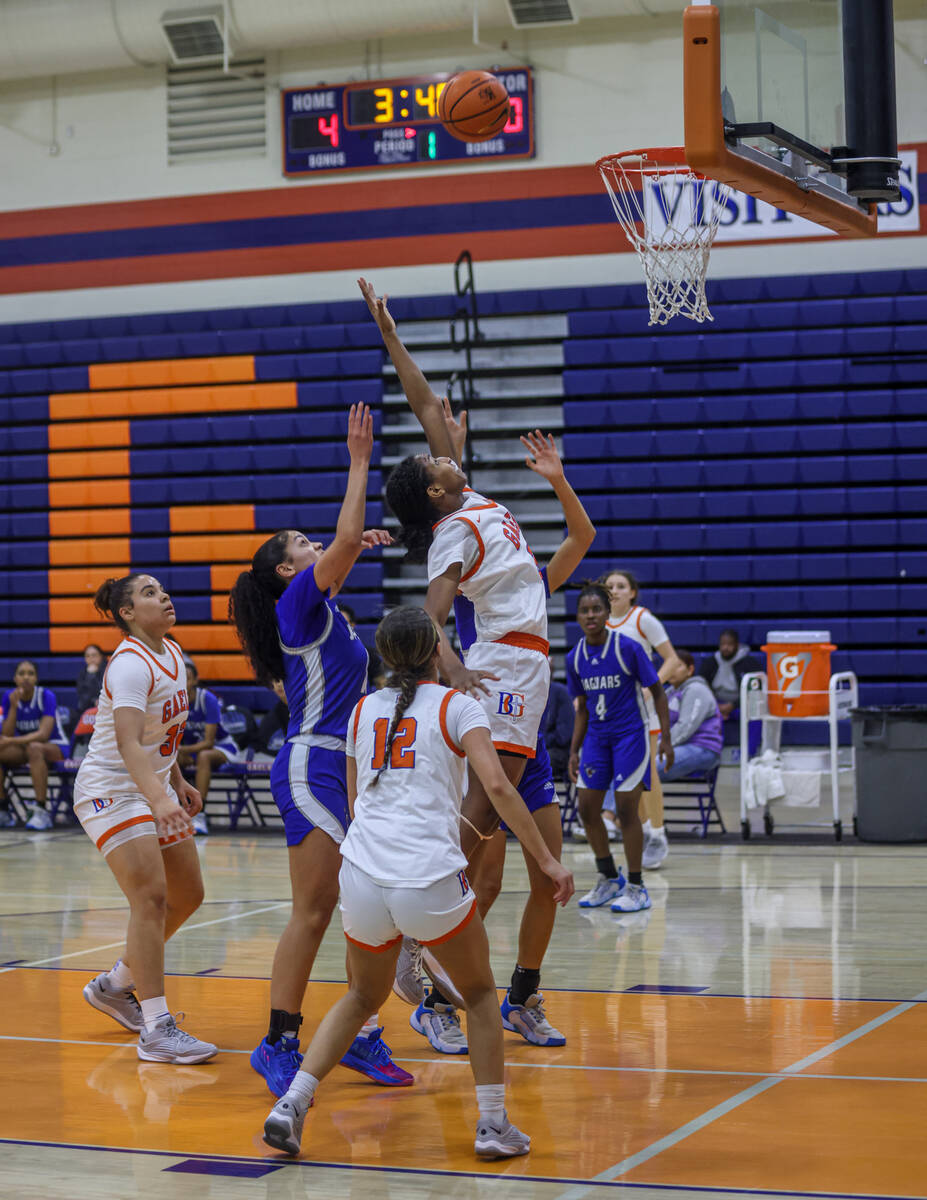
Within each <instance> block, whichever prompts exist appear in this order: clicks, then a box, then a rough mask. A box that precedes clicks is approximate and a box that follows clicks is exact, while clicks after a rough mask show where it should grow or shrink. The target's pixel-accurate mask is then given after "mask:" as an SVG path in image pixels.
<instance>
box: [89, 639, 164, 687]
mask: <svg viewBox="0 0 927 1200" xmlns="http://www.w3.org/2000/svg"><path fill="white" fill-rule="evenodd" d="M138 644H139V645H141V643H138ZM123 654H134V655H135V657H136V658H140V659H141V660H142V662H143V663H144V664H145V666H146V667H147V668H148V674H149V675H150V676H151V687H150V688H149V689H148V695H149V696H150V695H151V693H152V692H153V691H154V685H155V677H154V671H152V669H151V663H150V662H149V661H148V659H147V658H145V656H144V654H139V652H138V651H137V650H133V649H132V648H131V647H130V646H126V648H125V649H124V650H120V651H119V653H118V654H114V655H113V656H112V658H111V659H110V660H109V662H108V663H107V664H106V671H105V672H104V674H103V688H104V690H105V692H106V694H107V696H108V697H109V698H110V700H112V698H113V693H112V692H111V691H110V690H109V684H108V683H107V682H106V676H107V675H108V674H109V669H110V667H111V666H112V665H113V663H114V662H115V661H116V659H117V658H119V657H121V655H123ZM174 678H175V679H176V678H177V676H176V675H175V676H174Z"/></svg>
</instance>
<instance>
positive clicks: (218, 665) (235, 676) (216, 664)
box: [180, 642, 254, 683]
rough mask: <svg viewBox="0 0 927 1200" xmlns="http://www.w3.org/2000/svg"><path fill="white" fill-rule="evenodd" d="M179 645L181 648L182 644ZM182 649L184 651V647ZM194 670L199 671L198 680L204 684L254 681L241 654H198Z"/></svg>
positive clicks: (248, 666) (249, 668)
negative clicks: (216, 681) (220, 681)
mask: <svg viewBox="0 0 927 1200" xmlns="http://www.w3.org/2000/svg"><path fill="white" fill-rule="evenodd" d="M180 645H181V646H183V642H181V643H180ZM184 649H186V647H185V646H184ZM196 669H197V671H199V674H200V679H201V680H203V681H204V682H205V681H207V680H222V679H226V680H235V681H236V682H238V681H247V682H249V683H250V682H253V680H254V672H253V671H252V670H251V665H250V663H249V662H248V661H247V659H246V658H245V657H244V655H243V654H241V652H239V653H238V654H198V655H197V656H196Z"/></svg>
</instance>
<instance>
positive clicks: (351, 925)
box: [264, 606, 573, 1158]
mask: <svg viewBox="0 0 927 1200" xmlns="http://www.w3.org/2000/svg"><path fill="white" fill-rule="evenodd" d="M376 646H377V650H378V652H379V654H380V655H381V657H382V658H383V661H384V662H385V663H386V665H387V666H388V667H389V668H390V670H391V671H392V676H391V678H390V680H389V686H387V687H386V688H384V689H383V690H381V691H378V692H374V693H373V694H372V695H369V696H366V697H364V699H363V700H361V701H360V703H359V704H358V705H357V707H356V708H355V709H354V712H353V714H352V716H351V721H350V724H349V731H348V795H349V798H350V804H351V809H352V818H353V819H352V822H351V827H350V829H349V830H348V834H347V837H346V838H345V840H344V842H343V843H342V846H341V856H342V860H343V861H342V865H341V873H340V884H341V915H342V920H343V923H344V933H345V937H346V939H347V943H348V979H349V986H348V991H347V993H346V994H345V995H344V996H342V998H341V999H340V1000H339V1001H338V1003H337V1004H336V1005H335V1006H334V1007H333V1008H332V1009H331V1010H330V1011H329V1013H328V1015H327V1016H326V1017H325V1018H324V1020H323V1021H322V1023H321V1025H320V1026H319V1028H318V1030H317V1032H316V1035H315V1037H314V1038H313V1039H312V1042H311V1044H310V1046H309V1048H308V1050H307V1051H306V1056H305V1059H304V1061H303V1067H302V1070H301V1071H300V1072H299V1073H298V1074H297V1075H296V1077H295V1079H294V1080H293V1083H292V1084H291V1086H290V1089H289V1091H288V1092H287V1094H286V1095H285V1096H284V1097H283V1098H282V1099H281V1100H279V1101H278V1102H277V1104H275V1105H274V1108H273V1110H272V1111H271V1113H270V1115H269V1116H268V1118H267V1121H266V1122H265V1125H264V1140H265V1142H267V1143H268V1144H269V1145H271V1146H273V1147H275V1148H276V1149H279V1150H285V1151H286V1152H287V1153H288V1154H297V1153H298V1152H299V1148H300V1140H301V1136H302V1127H303V1122H304V1120H305V1117H306V1113H307V1111H308V1109H309V1107H310V1105H311V1104H312V1102H313V1097H314V1095H315V1091H316V1088H317V1087H318V1085H319V1082H320V1080H322V1079H323V1078H324V1077H325V1076H326V1075H327V1074H328V1072H329V1071H330V1070H331V1069H332V1067H334V1066H335V1064H336V1063H337V1062H338V1061H339V1059H340V1057H341V1055H342V1054H343V1053H344V1051H345V1049H346V1048H347V1047H348V1046H349V1045H350V1044H351V1039H352V1038H353V1037H354V1036H355V1034H356V1032H357V1030H358V1028H359V1027H360V1025H361V1023H362V1022H363V1020H364V1018H365V1016H366V1014H367V1013H369V1012H370V1011H371V1009H372V1008H374V1009H375V1008H377V1007H379V1006H380V1005H381V1004H382V1003H383V1002H384V1001H385V999H386V997H387V996H388V995H389V991H390V986H391V984H392V981H393V974H394V971H395V966H396V960H397V957H398V954H399V946H400V943H401V941H402V936H403V934H408V935H410V936H412V937H414V938H416V939H417V940H418V941H420V942H422V943H424V944H426V945H430V946H431V947H432V949H433V952H434V954H435V955H436V956H437V958H438V960H439V961H440V962H441V964H442V966H443V967H444V969H445V970H446V971H447V972H448V974H449V975H450V978H451V979H452V981H453V982H454V985H455V987H456V988H457V989H458V990H459V991H460V993H461V994H462V996H463V998H464V1001H465V1003H466V1005H467V1010H468V1012H469V1013H470V1016H471V1024H470V1065H471V1068H472V1070H473V1076H474V1080H475V1082H476V1095H477V1104H478V1107H479V1114H480V1115H479V1121H478V1122H477V1128H476V1140H475V1150H476V1154H477V1155H478V1156H479V1157H480V1158H503V1157H510V1156H513V1155H519V1154H526V1153H527V1152H528V1150H529V1148H530V1139H529V1138H528V1137H527V1136H526V1135H525V1134H523V1133H522V1132H521V1131H520V1130H518V1129H516V1128H515V1126H514V1125H512V1124H511V1122H510V1121H509V1120H508V1117H507V1115H506V1111H505V1083H504V1065H505V1064H504V1061H503V1040H502V1020H501V1017H500V1013H499V1002H498V997H497V995H496V989H495V983H494V981H493V976H492V969H491V967H490V962H489V943H488V940H487V938H486V932H485V930H484V928H483V923H482V920H481V919H480V916H479V912H478V908H477V903H476V900H475V897H474V895H473V892H472V891H471V889H470V886H469V883H468V881H467V876H466V874H465V871H464V868H465V867H466V859H465V857H464V854H463V852H462V850H461V845H460V832H459V831H460V802H461V791H462V787H463V780H464V770H465V766H466V764H467V763H468V762H469V765H470V770H471V773H475V774H478V775H479V777H480V779H481V780H482V783H483V786H484V788H485V789H486V792H487V794H488V795H489V796H490V798H491V800H492V803H493V805H494V806H495V808H496V809H497V810H498V811H499V813H500V814H501V816H502V817H503V818H504V819H505V821H506V822H507V823H508V825H509V826H510V827H511V829H512V831H513V832H514V833H515V835H516V836H517V837H518V838H519V839H520V840H521V842H522V844H523V846H524V847H525V849H526V851H527V852H528V853H529V854H531V855H532V856H533V858H534V859H535V861H536V862H537V864H538V869H539V870H540V871H542V872H543V873H544V875H545V877H546V878H547V880H548V889H549V890H550V892H551V895H552V896H553V898H554V900H555V901H557V902H559V903H561V904H565V903H566V902H567V900H568V899H569V897H570V896H571V895H572V893H573V879H572V876H571V875H570V873H569V871H567V870H566V869H565V868H564V867H562V866H561V865H560V863H559V862H557V860H556V858H555V857H554V856H553V855H552V854H551V853H550V851H549V850H548V848H547V846H546V845H545V843H544V839H543V838H542V837H541V835H540V833H539V832H538V830H537V827H536V826H535V823H534V822H533V821H532V820H531V818H530V816H529V815H528V813H527V811H526V809H525V806H524V804H523V803H522V801H521V799H520V798H519V796H518V793H517V792H516V791H515V789H514V788H513V787H512V785H511V784H510V783H509V781H508V779H507V778H506V775H505V772H504V771H503V770H502V766H501V764H500V761H499V758H498V756H497V754H496V753H495V751H494V750H493V746H492V742H491V741H490V735H489V721H488V720H487V717H486V714H485V712H484V711H483V710H482V708H481V706H480V705H479V704H477V703H476V702H475V701H474V700H472V699H470V698H469V697H467V696H464V695H462V694H461V693H460V692H458V691H456V690H454V689H451V688H446V687H442V686H441V685H440V684H439V683H438V661H439V656H440V634H439V630H438V629H437V627H436V626H435V624H434V622H433V621H432V619H431V618H430V617H429V616H428V614H427V613H425V612H424V611H423V610H422V609H420V608H414V607H411V606H409V607H404V608H398V609H395V610H394V611H393V612H391V613H389V615H388V616H386V617H384V618H383V620H382V621H381V622H380V625H379V628H378V629H377V636H376ZM551 883H552V885H553V886H551Z"/></svg>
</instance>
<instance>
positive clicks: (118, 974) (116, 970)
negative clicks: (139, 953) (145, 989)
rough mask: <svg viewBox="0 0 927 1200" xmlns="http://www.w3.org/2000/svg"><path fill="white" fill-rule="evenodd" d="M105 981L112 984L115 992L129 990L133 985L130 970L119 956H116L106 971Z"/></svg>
mask: <svg viewBox="0 0 927 1200" xmlns="http://www.w3.org/2000/svg"><path fill="white" fill-rule="evenodd" d="M106 982H107V983H109V984H112V986H113V988H114V989H115V990H116V991H117V992H131V991H132V989H133V988H134V987H135V983H134V982H133V980H132V971H131V970H130V969H129V967H127V966H126V964H125V963H124V962H123V961H122V959H121V958H117V959H116V961H115V962H114V963H113V965H112V967H111V968H110V970H109V971H107V972H106Z"/></svg>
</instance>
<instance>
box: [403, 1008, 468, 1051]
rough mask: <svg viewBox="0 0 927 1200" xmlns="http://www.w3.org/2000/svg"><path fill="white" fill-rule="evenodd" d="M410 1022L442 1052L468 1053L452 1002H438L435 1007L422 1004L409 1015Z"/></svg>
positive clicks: (465, 1039)
mask: <svg viewBox="0 0 927 1200" xmlns="http://www.w3.org/2000/svg"><path fill="white" fill-rule="evenodd" d="M409 1024H410V1025H411V1026H412V1028H413V1029H414V1030H415V1032H416V1033H421V1034H424V1036H425V1037H426V1038H428V1040H429V1042H431V1044H432V1046H433V1047H434V1048H435V1050H437V1051H438V1052H439V1053H440V1054H466V1053H467V1050H468V1049H469V1047H468V1045H467V1035H466V1034H465V1033H464V1031H463V1030H462V1029H461V1028H460V1017H459V1016H458V1015H457V1010H456V1009H455V1008H454V1006H453V1005H452V1004H436V1005H435V1006H434V1008H426V1007H425V1005H424V1004H420V1005H419V1006H418V1008H417V1009H416V1010H415V1012H414V1013H413V1014H412V1016H411V1017H409Z"/></svg>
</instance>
